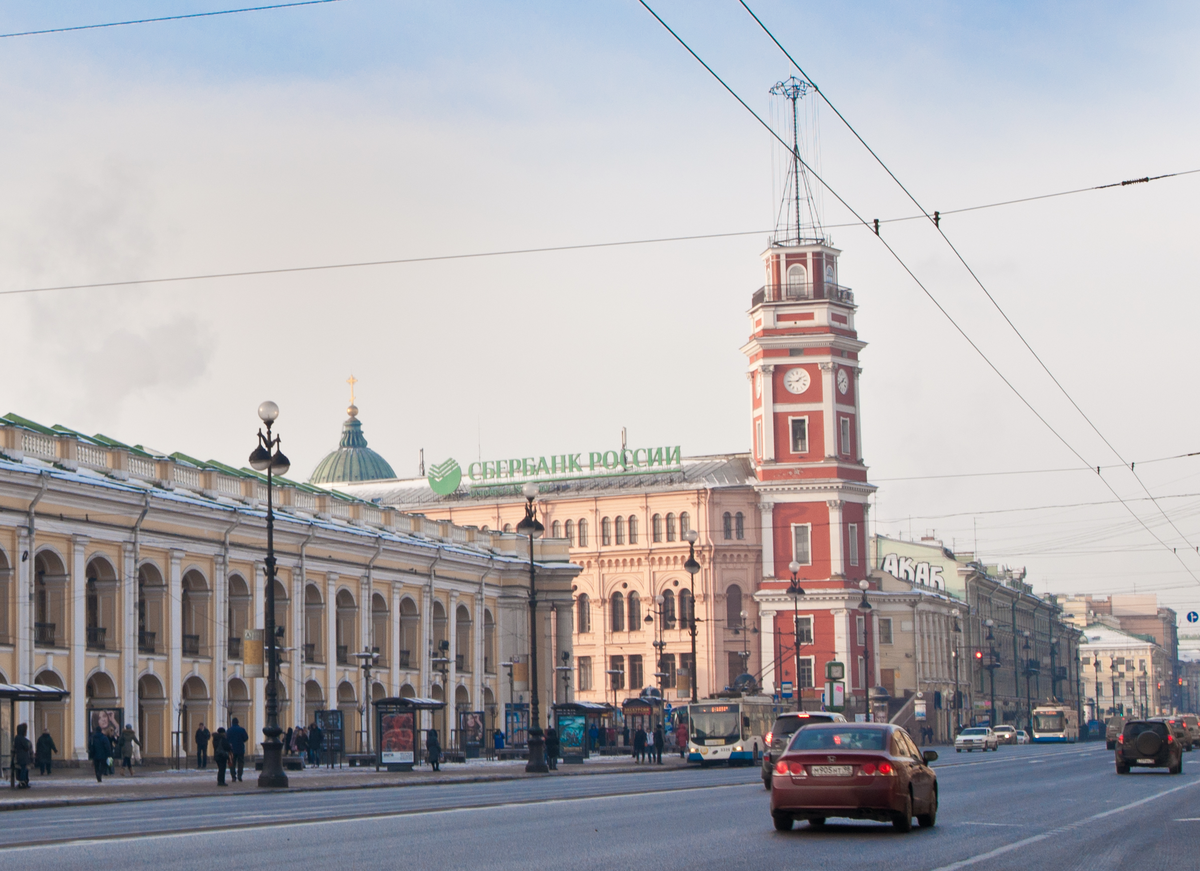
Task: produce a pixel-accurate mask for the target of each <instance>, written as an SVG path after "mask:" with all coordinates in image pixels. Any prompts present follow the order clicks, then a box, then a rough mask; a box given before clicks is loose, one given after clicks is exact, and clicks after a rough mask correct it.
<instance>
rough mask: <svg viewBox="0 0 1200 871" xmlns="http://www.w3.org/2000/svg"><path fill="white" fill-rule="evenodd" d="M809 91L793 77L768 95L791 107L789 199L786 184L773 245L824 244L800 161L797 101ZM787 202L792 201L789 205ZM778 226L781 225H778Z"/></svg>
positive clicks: (806, 173) (805, 84)
mask: <svg viewBox="0 0 1200 871" xmlns="http://www.w3.org/2000/svg"><path fill="white" fill-rule="evenodd" d="M808 89H809V84H808V82H806V81H805V80H804V79H798V78H796V77H795V76H790V77H788V78H787V79H785V80H784V81H782V82H776V83H775V84H774V85H772V86H771V94H772V95H773V96H776V97H783V98H784V99H785V100H788V101H790V102H791V104H792V166H791V170H790V172H789V178H790V180H791V196H790V197H789V196H788V188H787V186H786V185H785V186H784V201H783V202H782V203H781V204H780V206H781V208H780V215H779V219H777V221H776V225H775V238H774V240H773V241H774V243H775V244H776V245H787V244H791V245H800V244H803V243H804V242H805V241H812V242H823V241H825V234H824V232H823V231H822V230H821V220H820V217H819V216H818V215H817V209H816V203H815V202H814V201H813V195H812V189H811V187H810V186H809V181H808V172H807V171H806V170H805V168H804V161H802V160H801V159H800V110H799V102H800V100H801V99H802V98H803V97H804V95H805V94H807V93H808ZM802 188H803V192H802V190H801V189H802ZM789 199H790V200H791V202H790V203H789V202H788V200H789ZM802 201H803V203H804V204H805V206H806V207H807V212H808V217H809V222H808V224H807V227H806V226H805V224H804V223H803V222H802V220H801V217H800V205H801V202H802ZM787 206H792V207H793V208H790V209H789V208H787ZM793 218H794V219H795V224H794V225H792V224H791V221H792V219H793ZM781 224H782V226H780V225H781ZM805 229H808V230H809V231H810V232H811V237H812V238H809V239H806V238H805V233H804V230H805ZM793 231H794V232H793Z"/></svg>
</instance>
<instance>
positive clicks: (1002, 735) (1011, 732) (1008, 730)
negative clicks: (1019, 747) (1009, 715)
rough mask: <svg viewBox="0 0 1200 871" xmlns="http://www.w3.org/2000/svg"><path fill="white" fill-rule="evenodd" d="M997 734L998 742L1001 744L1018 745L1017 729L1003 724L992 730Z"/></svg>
mask: <svg viewBox="0 0 1200 871" xmlns="http://www.w3.org/2000/svg"><path fill="white" fill-rule="evenodd" d="M992 731H993V732H995V733H996V740H997V741H999V742H1000V743H1001V744H1016V743H1017V727H1016V726H1010V725H1008V724H1007V723H1001V724H1000V725H999V726H997V727H996V728H995V729H993V730H992Z"/></svg>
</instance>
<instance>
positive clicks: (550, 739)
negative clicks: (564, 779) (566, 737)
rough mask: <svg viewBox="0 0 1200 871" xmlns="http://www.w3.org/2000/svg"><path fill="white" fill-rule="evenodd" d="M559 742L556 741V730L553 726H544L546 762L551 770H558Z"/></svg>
mask: <svg viewBox="0 0 1200 871" xmlns="http://www.w3.org/2000/svg"><path fill="white" fill-rule="evenodd" d="M559 750H560V744H559V741H558V730H557V729H555V728H554V727H553V726H547V727H546V764H547V765H548V766H549V767H550V770H551V771H558V752H559Z"/></svg>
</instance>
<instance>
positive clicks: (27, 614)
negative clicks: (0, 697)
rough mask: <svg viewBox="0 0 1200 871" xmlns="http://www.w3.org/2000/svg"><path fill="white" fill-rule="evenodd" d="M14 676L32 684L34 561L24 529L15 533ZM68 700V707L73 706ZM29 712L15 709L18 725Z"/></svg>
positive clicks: (22, 707) (24, 708)
mask: <svg viewBox="0 0 1200 871" xmlns="http://www.w3.org/2000/svg"><path fill="white" fill-rule="evenodd" d="M26 553H27V554H29V558H28V559H22V558H21V556H22V554H26ZM15 557H16V564H17V571H16V575H17V597H16V600H17V637H16V645H17V673H16V675H15V682H16V683H32V682H33V638H34V629H33V624H34V622H35V621H36V618H37V615H36V614H35V613H34V608H35V607H36V606H35V603H34V598H35V593H34V581H35V578H34V572H33V566H34V563H35V562H36V560H37V557H36V556H35V554H34V550H33V541H32V540H31V539H30V537H29V532H28V530H27V529H25V528H23V527H22V528H20V529H18V530H17V552H16V554H15ZM74 698H77V697H73V699H72V705H73V706H77V705H76V702H75V701H74ZM32 711H33V708H32V707H31V706H30V705H27V704H26V703H24V702H22V703H21V704H19V705H17V716H18V717H19V718H20V719H21V721H22V722H26V723H28V722H30V721H31V715H32Z"/></svg>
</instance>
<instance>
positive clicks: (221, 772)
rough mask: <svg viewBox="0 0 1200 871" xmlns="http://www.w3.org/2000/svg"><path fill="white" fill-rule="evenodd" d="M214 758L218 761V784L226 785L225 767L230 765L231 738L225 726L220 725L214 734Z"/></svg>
mask: <svg viewBox="0 0 1200 871" xmlns="http://www.w3.org/2000/svg"><path fill="white" fill-rule="evenodd" d="M212 751H213V760H214V761H215V762H216V763H217V786H225V785H226V783H225V769H226V768H228V767H229V739H228V738H226V737H225V727H224V726H219V727H218V728H217V734H215V735H213V736H212Z"/></svg>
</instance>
